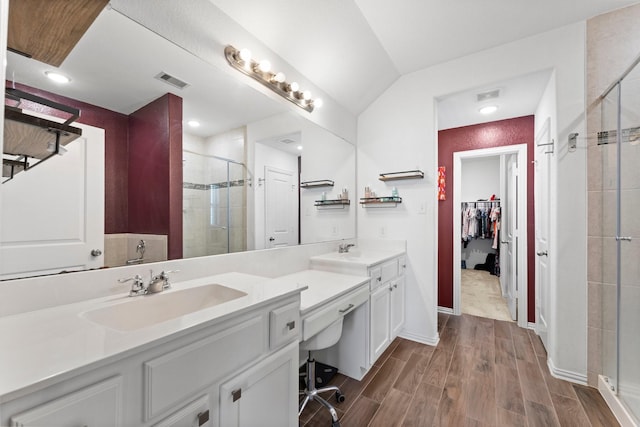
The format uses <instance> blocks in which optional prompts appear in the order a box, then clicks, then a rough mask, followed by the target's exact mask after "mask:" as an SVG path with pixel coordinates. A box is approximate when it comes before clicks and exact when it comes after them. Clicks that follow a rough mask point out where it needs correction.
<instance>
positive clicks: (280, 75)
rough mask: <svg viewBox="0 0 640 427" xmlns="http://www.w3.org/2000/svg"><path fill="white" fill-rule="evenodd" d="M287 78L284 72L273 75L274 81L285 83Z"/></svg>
mask: <svg viewBox="0 0 640 427" xmlns="http://www.w3.org/2000/svg"><path fill="white" fill-rule="evenodd" d="M286 79H287V76H285V75H284V73H283V72H279V73H276V75H275V76H273V81H274V82H277V83H284V81H285V80H286Z"/></svg>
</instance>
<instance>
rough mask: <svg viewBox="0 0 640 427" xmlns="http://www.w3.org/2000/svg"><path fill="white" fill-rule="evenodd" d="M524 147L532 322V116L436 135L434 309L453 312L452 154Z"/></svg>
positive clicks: (531, 315)
mask: <svg viewBox="0 0 640 427" xmlns="http://www.w3.org/2000/svg"><path fill="white" fill-rule="evenodd" d="M516 144H527V165H526V168H527V219H528V221H527V222H528V224H527V252H528V256H527V271H528V277H527V317H528V321H529V322H534V321H535V234H534V232H535V229H534V223H535V222H534V219H535V218H534V187H533V185H534V181H533V180H534V176H533V172H534V167H533V163H531V162H532V160H533V158H534V116H525V117H518V118H515V119H508V120H500V121H496V122H491V123H483V124H479V125H473V126H465V127H460V128H454V129H447V130H443V131H440V132H438V166H445V167H446V168H447V169H446V171H447V200H444V201H439V202H438V305H439V306H442V307H449V308H453V270H452V268H451V266H452V265H453V226H454V225H453V224H452V222H451V218H452V217H453V211H454V206H453V186H454V182H453V153H455V152H459V151H468V150H477V149H480V148H491V147H502V146H506V145H516Z"/></svg>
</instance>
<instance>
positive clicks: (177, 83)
mask: <svg viewBox="0 0 640 427" xmlns="http://www.w3.org/2000/svg"><path fill="white" fill-rule="evenodd" d="M156 79H158V80H162V81H163V82H165V83H168V84H170V85H171V86H173V87H177V88H178V89H184V88H185V87H187V86H189V83H187V82H183V81H182V80H180V79H179V78H176V77H173V76H172V75H171V74H167V73H165V72H164V71H161V72H160V73H159V74H158V75H157V76H156Z"/></svg>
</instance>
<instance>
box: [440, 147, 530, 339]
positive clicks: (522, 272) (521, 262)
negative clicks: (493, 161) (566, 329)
mask: <svg viewBox="0 0 640 427" xmlns="http://www.w3.org/2000/svg"><path fill="white" fill-rule="evenodd" d="M505 154H516V155H517V156H518V169H519V175H518V200H517V204H518V224H519V227H518V275H517V279H518V293H517V295H518V309H517V311H518V326H520V327H523V328H526V327H527V326H528V321H527V287H528V283H527V278H528V272H527V227H526V224H527V173H526V170H527V168H526V165H527V144H516V145H505V146H502V147H491V148H481V149H477V150H468V151H457V152H455V153H453V207H454V208H453V217H452V218H451V220H452V221H453V265H452V266H451V268H453V314H455V315H460V314H461V303H460V300H461V293H462V289H461V283H460V282H461V253H460V251H461V249H462V248H461V238H462V237H461V234H462V232H461V229H460V226H459V222H460V210H459V209H457V208H456V207H459V206H460V204H461V203H462V202H463V200H462V198H461V191H462V160H463V159H472V158H478V157H493V156H501V155H505Z"/></svg>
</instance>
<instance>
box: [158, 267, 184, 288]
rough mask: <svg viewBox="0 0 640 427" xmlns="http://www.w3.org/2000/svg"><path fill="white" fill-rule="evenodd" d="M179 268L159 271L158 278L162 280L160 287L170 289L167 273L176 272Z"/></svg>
mask: <svg viewBox="0 0 640 427" xmlns="http://www.w3.org/2000/svg"><path fill="white" fill-rule="evenodd" d="M179 271H180V270H167V271H163V272H162V273H160V278H161V279H162V280H164V284H163V285H162V287H163V288H164V289H170V288H171V283H169V274H170V273H178V272H179Z"/></svg>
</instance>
